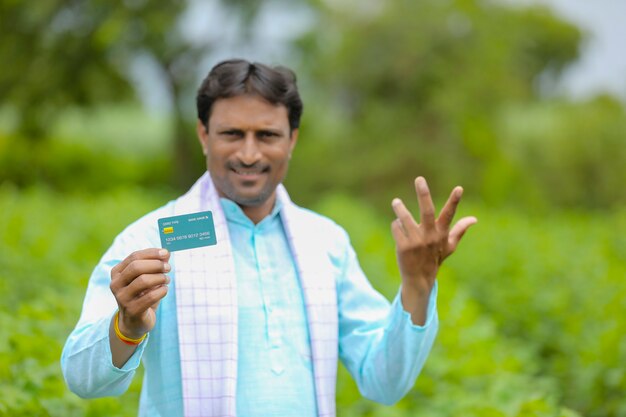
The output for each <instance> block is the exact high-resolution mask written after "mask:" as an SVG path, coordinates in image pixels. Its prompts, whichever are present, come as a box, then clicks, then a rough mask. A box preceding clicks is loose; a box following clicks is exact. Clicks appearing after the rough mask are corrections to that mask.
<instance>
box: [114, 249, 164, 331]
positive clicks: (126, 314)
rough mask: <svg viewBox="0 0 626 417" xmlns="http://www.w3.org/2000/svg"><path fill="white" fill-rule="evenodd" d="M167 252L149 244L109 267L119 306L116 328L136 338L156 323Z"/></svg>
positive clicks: (161, 295) (162, 293) (161, 296)
mask: <svg viewBox="0 0 626 417" xmlns="http://www.w3.org/2000/svg"><path fill="white" fill-rule="evenodd" d="M169 259H170V253H169V252H168V251H167V250H165V249H158V248H150V249H144V250H140V251H137V252H133V253H132V254H130V255H129V256H128V257H127V258H126V259H124V260H123V261H122V262H120V263H119V264H117V265H115V266H114V267H113V269H112V270H111V292H113V295H114V296H115V299H116V300H117V305H118V306H119V311H120V313H119V329H120V332H122V334H123V335H124V336H126V337H128V338H131V339H139V338H141V337H142V336H143V335H144V334H146V333H148V332H149V331H150V330H152V328H153V327H154V325H155V324H156V309H157V307H158V306H159V303H160V301H161V300H162V299H163V297H165V295H166V294H167V284H169V282H170V278H169V277H168V276H167V275H165V274H166V273H168V272H170V270H171V266H170V264H169V263H168V261H169Z"/></svg>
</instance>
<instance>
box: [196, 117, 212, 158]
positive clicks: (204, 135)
mask: <svg viewBox="0 0 626 417" xmlns="http://www.w3.org/2000/svg"><path fill="white" fill-rule="evenodd" d="M196 134H197V135H198V141H200V146H202V153H203V154H204V155H205V156H206V154H207V153H208V152H209V132H208V128H207V127H205V126H204V124H203V123H202V120H200V119H198V123H197V124H196Z"/></svg>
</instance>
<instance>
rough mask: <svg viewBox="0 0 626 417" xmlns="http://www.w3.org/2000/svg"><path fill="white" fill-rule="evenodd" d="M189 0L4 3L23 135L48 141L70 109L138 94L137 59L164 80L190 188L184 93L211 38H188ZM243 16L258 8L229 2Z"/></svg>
mask: <svg viewBox="0 0 626 417" xmlns="http://www.w3.org/2000/svg"><path fill="white" fill-rule="evenodd" d="M188 5H189V4H188V2H186V1H183V0H173V1H144V0H128V1H125V2H122V3H117V2H108V1H105V0H88V1H67V0H51V1H46V2H38V3H33V4H30V3H29V4H25V3H23V2H21V1H19V0H3V1H2V2H1V3H0V19H1V21H0V36H1V37H2V39H3V42H2V43H0V61H1V62H3V63H4V66H3V71H2V72H1V73H0V96H2V97H3V99H4V101H5V104H6V103H9V105H10V106H11V107H13V108H14V109H15V110H16V113H17V114H18V130H19V133H20V137H22V138H23V139H24V140H28V141H32V142H41V141H43V140H45V139H46V138H47V130H48V127H49V125H50V123H51V122H52V121H53V120H54V119H55V118H56V117H58V116H59V114H60V112H61V111H62V110H63V109H64V108H66V107H68V106H83V107H96V106H101V105H103V104H106V103H119V102H121V101H124V100H128V99H131V98H132V97H134V96H135V95H136V91H135V85H134V83H133V82H132V77H131V74H130V68H131V66H132V65H133V63H134V62H136V60H137V58H138V57H141V58H142V59H144V60H145V61H147V62H149V63H150V64H151V65H152V66H153V67H154V68H155V69H156V72H157V73H158V74H160V75H161V79H162V80H163V82H164V83H165V84H166V90H167V91H168V92H169V97H168V100H169V104H170V106H169V107H170V108H171V109H172V113H173V129H172V130H173V133H172V135H173V138H174V140H173V144H174V150H175V155H176V161H175V172H176V173H177V175H178V178H177V179H176V183H177V185H179V186H183V185H188V183H189V181H190V179H191V178H194V177H195V175H196V174H195V172H193V171H194V170H193V166H194V164H191V163H190V161H191V160H193V156H194V155H195V154H196V153H197V152H195V146H194V147H192V145H191V144H192V143H195V142H194V139H193V136H194V135H193V134H191V132H193V131H192V129H191V126H190V123H189V122H188V120H189V119H190V118H189V116H188V115H187V114H186V112H185V111H184V110H183V104H182V103H183V99H182V98H181V96H182V95H185V100H189V96H188V93H189V90H190V87H189V86H190V85H192V84H193V83H195V82H196V78H197V77H196V74H197V70H198V66H199V62H200V60H201V59H202V58H204V57H205V56H206V55H207V53H208V52H209V51H210V50H211V48H212V46H213V44H212V42H213V41H216V40H211V39H208V40H202V41H200V42H198V41H195V42H194V40H191V39H188V38H186V37H185V36H184V35H183V32H182V31H181V25H182V24H183V22H182V21H181V14H182V13H183V12H184V11H185V10H186V8H187V7H188ZM223 7H226V8H227V9H228V10H230V11H232V12H235V13H238V14H239V15H240V16H241V19H240V21H241V22H243V23H242V27H245V26H246V25H245V22H249V21H250V20H252V19H253V18H254V16H255V14H256V12H257V10H258V8H259V7H260V6H259V4H258V3H257V2H251V1H249V0H235V1H233V0H231V1H227V2H223Z"/></svg>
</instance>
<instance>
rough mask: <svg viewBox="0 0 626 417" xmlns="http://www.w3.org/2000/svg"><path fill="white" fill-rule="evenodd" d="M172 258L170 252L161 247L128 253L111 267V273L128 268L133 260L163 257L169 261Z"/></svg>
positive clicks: (162, 258)
mask: <svg viewBox="0 0 626 417" xmlns="http://www.w3.org/2000/svg"><path fill="white" fill-rule="evenodd" d="M169 258H170V252H169V251H168V250H167V249H160V248H148V249H142V250H138V251H135V252H133V253H131V254H130V255H128V256H127V257H126V258H124V260H122V262H120V263H119V264H117V265H115V266H114V267H113V269H111V273H114V272H115V273H119V272H121V271H123V270H124V269H126V268H127V267H128V265H129V264H130V263H132V262H133V261H139V260H143V259H161V260H163V261H166V262H167V261H168V260H169Z"/></svg>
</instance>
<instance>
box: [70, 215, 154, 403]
mask: <svg viewBox="0 0 626 417" xmlns="http://www.w3.org/2000/svg"><path fill="white" fill-rule="evenodd" d="M146 217H147V218H148V219H147V220H145V219H142V220H143V221H142V220H140V221H138V222H136V223H135V224H133V225H131V226H129V228H127V229H126V230H125V231H124V232H122V233H121V234H120V235H119V236H118V237H117V238H116V239H115V241H114V242H113V245H112V246H111V247H110V248H109V250H108V251H107V252H106V253H105V254H104V256H103V257H102V259H101V260H100V262H99V263H98V265H97V266H96V267H95V269H94V271H93V272H92V274H91V277H90V279H89V284H88V287H87V293H86V295H85V299H84V302H83V309H82V313H81V316H80V319H79V321H78V323H77V324H76V327H75V328H74V330H73V331H72V333H71V334H70V335H69V337H68V338H67V341H66V342H65V346H64V347H63V352H62V354H61V369H62V371H63V376H64V378H65V381H66V383H67V386H68V387H69V389H70V390H71V391H72V392H74V393H75V394H77V395H78V396H80V397H83V398H97V397H106V396H117V395H121V394H123V393H124V392H125V391H126V390H127V389H128V387H129V385H130V383H131V382H132V378H133V376H134V375H135V372H136V370H137V368H138V367H139V364H140V362H141V358H142V355H143V353H144V351H145V349H146V346H148V344H149V343H150V335H149V334H148V337H146V339H145V340H144V341H143V342H142V343H140V344H139V345H138V346H137V349H136V350H135V352H134V353H133V355H132V356H131V357H130V358H129V359H128V361H127V362H126V363H125V364H124V366H122V367H121V368H117V367H116V366H115V365H113V359H112V354H111V345H110V340H109V326H110V323H111V319H112V317H113V315H114V314H115V312H116V311H117V302H116V301H115V297H114V296H113V294H112V293H111V290H110V283H111V269H112V268H113V266H115V265H117V264H118V263H119V262H121V261H122V260H123V259H124V258H126V257H127V256H128V255H130V254H131V253H132V252H134V251H136V250H139V249H144V248H148V247H154V246H155V244H158V243H156V242H154V239H151V237H153V235H155V234H156V236H157V237H158V232H157V231H156V227H155V228H154V230H151V227H150V226H149V225H150V224H152V223H155V224H156V221H152V220H153V219H152V218H151V217H153V216H146Z"/></svg>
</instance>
